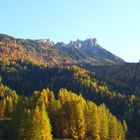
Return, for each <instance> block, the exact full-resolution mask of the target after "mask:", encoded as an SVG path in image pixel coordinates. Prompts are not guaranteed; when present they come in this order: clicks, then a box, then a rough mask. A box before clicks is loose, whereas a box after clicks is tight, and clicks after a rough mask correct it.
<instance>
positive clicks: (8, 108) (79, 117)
mask: <svg viewBox="0 0 140 140" xmlns="http://www.w3.org/2000/svg"><path fill="white" fill-rule="evenodd" d="M6 37H7V36H6ZM8 38H9V36H8ZM23 42H24V41H23ZM23 42H20V43H19V42H18V43H17V42H16V41H15V40H14V39H13V38H12V41H11V40H8V41H6V43H5V42H4V41H1V44H0V51H1V52H2V53H0V60H1V61H0V140H52V139H59V140H63V139H77V140H126V139H127V140H139V139H140V98H139V97H140V88H139V83H140V77H139V73H140V71H139V70H140V64H139V63H137V64H134V63H132V64H131V63H124V62H123V63H121V64H115V65H113V64H109V65H106V63H105V64H104V65H102V66H101V65H89V64H84V63H81V65H80V63H79V64H73V63H72V62H70V63H71V64H70V63H65V64H59V65H56V63H60V62H56V60H54V59H52V60H51V61H48V62H47V63H46V59H45V60H44V59H43V57H40V58H39V59H37V56H39V55H38V54H36V53H35V51H33V50H32V49H31V48H32V47H31V46H34V45H35V44H28V43H31V42H28V41H27V42H26V44H24V45H27V46H28V47H27V48H22V47H21V46H20V45H21V43H23ZM24 43H25V42H24ZM32 43H35V42H32ZM22 45H23V44H22ZM43 45H44V44H43ZM19 46H20V47H19ZM29 46H30V47H29ZM38 47H39V46H36V48H38ZM43 47H45V45H44V46H43ZM24 49H25V50H24ZM51 49H52V48H51ZM53 49H54V48H53ZM49 50H50V49H49V48H47V50H46V51H49ZM50 51H51V50H50ZM39 52H40V54H41V53H42V51H39ZM46 53H47V52H46ZM54 53H56V52H54ZM10 54H11V55H10ZM21 54H22V55H21ZM50 54H51V53H50ZM44 57H45V56H44ZM50 57H51V58H53V56H50ZM47 59H48V58H47ZM54 62H55V63H54Z"/></svg>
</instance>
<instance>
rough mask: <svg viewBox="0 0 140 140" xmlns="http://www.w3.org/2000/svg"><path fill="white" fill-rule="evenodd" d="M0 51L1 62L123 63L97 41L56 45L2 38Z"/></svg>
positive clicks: (52, 64) (56, 63)
mask: <svg viewBox="0 0 140 140" xmlns="http://www.w3.org/2000/svg"><path fill="white" fill-rule="evenodd" d="M0 50H1V51H0V60H1V61H3V60H4V61H6V62H8V61H13V60H14V61H17V60H22V61H23V60H29V61H31V62H33V63H35V64H39V63H40V64H47V65H49V66H60V65H73V64H77V65H105V64H107V65H108V64H121V63H124V61H123V60H122V59H121V58H119V57H117V56H116V55H114V54H112V53H110V52H109V51H107V50H105V49H104V48H102V47H101V46H100V45H99V44H98V43H97V39H96V38H90V39H86V40H84V41H82V40H79V39H77V40H76V41H70V42H69V43H68V44H66V43H64V42H57V43H56V44H55V43H54V42H53V41H51V40H50V39H39V40H33V39H16V38H14V37H11V36H8V35H3V34H0ZM9 54H10V55H9Z"/></svg>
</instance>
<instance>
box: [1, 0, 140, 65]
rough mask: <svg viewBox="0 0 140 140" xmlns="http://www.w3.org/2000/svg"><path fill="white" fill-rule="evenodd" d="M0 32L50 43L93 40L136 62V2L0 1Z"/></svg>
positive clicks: (139, 15)
mask: <svg viewBox="0 0 140 140" xmlns="http://www.w3.org/2000/svg"><path fill="white" fill-rule="evenodd" d="M0 33H3V34H8V35H11V36H14V37H16V38H31V39H46V38H50V39H51V40H53V41H54V42H57V41H59V42H60V41H63V42H66V43H68V42H69V41H70V40H77V39H80V40H85V39H87V38H91V37H95V38H97V42H98V44H100V45H101V46H102V47H103V48H105V49H107V50H108V51H111V52H112V53H114V54H116V55H117V56H119V57H121V58H122V59H124V60H125V61H127V62H138V61H139V59H140V0H0Z"/></svg>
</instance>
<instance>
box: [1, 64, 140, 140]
mask: <svg viewBox="0 0 140 140" xmlns="http://www.w3.org/2000/svg"><path fill="white" fill-rule="evenodd" d="M0 75H1V76H2V79H3V83H4V84H6V85H8V86H9V87H10V88H12V89H14V90H16V91H17V93H18V95H22V96H28V97H30V96H31V93H32V92H33V91H36V90H42V89H43V88H49V89H51V90H52V91H53V92H54V95H55V97H57V96H58V92H59V90H60V89H62V88H66V89H68V90H69V91H72V92H74V93H77V94H78V95H79V94H81V95H82V97H84V99H86V100H90V101H93V102H95V103H96V104H97V105H100V104H102V103H104V104H105V105H106V106H107V107H108V108H109V110H110V111H111V113H113V114H114V115H115V116H117V118H118V119H119V120H121V121H122V120H126V123H127V125H128V136H129V139H130V140H132V139H134V140H135V138H136V137H138V138H139V137H140V135H139V130H140V127H139V125H137V124H139V122H140V120H139V117H140V113H139V112H140V110H139V108H140V106H139V105H140V99H139V98H137V96H128V95H125V94H122V93H120V92H114V91H113V90H111V89H110V88H109V86H108V85H107V84H106V83H105V82H103V81H100V80H97V78H96V73H95V72H91V71H87V70H85V69H82V68H79V67H77V66H67V67H64V68H59V67H50V68H49V67H47V68H46V67H42V66H41V67H39V66H35V65H33V64H32V63H21V62H17V63H16V64H10V65H6V66H5V69H2V68H1V71H0Z"/></svg>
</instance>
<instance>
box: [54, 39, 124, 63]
mask: <svg viewBox="0 0 140 140" xmlns="http://www.w3.org/2000/svg"><path fill="white" fill-rule="evenodd" d="M54 46H55V47H56V48H59V49H60V48H61V50H60V51H61V52H62V54H66V55H67V56H68V57H72V58H74V60H77V61H78V62H79V63H87V64H99V65H100V64H119V63H123V62H124V61H123V60H122V59H121V58H119V57H117V56H116V55H114V54H112V53H110V52H109V51H107V50H105V49H104V48H102V47H101V46H100V45H99V44H98V43H97V39H96V38H90V39H86V40H84V41H82V40H79V39H77V40H76V41H70V43H68V44H64V43H63V42H61V43H56V44H55V45H54Z"/></svg>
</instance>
